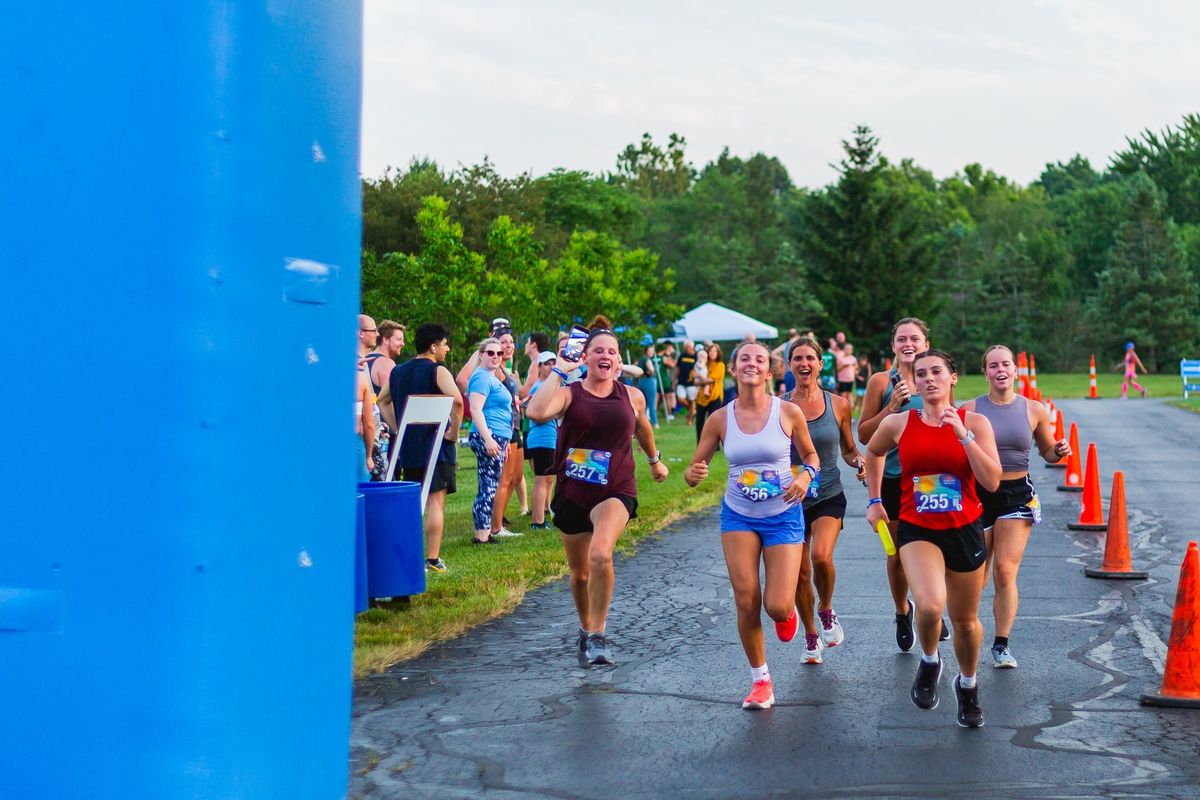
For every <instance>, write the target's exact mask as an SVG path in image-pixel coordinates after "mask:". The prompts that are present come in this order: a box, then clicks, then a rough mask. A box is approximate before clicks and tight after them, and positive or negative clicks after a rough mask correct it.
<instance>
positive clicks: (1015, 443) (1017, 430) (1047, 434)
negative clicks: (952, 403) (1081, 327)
mask: <svg viewBox="0 0 1200 800" xmlns="http://www.w3.org/2000/svg"><path fill="white" fill-rule="evenodd" d="M983 374H984V377H986V378H987V382H988V393H987V394H986V395H983V396H982V397H977V398H975V399H974V400H971V401H970V402H968V403H966V404H965V405H964V406H963V408H965V409H966V410H967V411H974V412H976V413H977V414H982V415H983V416H985V417H987V418H988V421H989V422H991V423H992V431H993V432H994V433H995V435H996V449H997V450H998V451H999V453H1000V467H1001V469H1003V473H1002V474H1001V475H1000V486H999V487H997V489H996V491H994V492H989V491H987V490H985V489H984V488H983V487H978V492H979V499H980V501H981V502H982V503H983V518H982V520H981V522H982V523H983V528H984V539H985V540H986V542H987V546H988V561H987V564H988V567H991V566H992V565H993V562H994V566H995V572H994V575H993V580H994V582H995V586H996V596H995V599H994V600H993V601H992V614H993V616H994V617H995V620H996V638H995V640H994V641H993V642H992V665H993V666H995V667H998V668H1001V669H1012V668H1014V667H1016V666H1017V659H1016V658H1014V657H1013V654H1012V651H1011V650H1010V649H1009V646H1008V639H1009V635H1010V634H1011V633H1012V626H1013V620H1014V619H1016V616H1017V571H1018V570H1019V569H1020V568H1021V557H1022V556H1023V555H1024V554H1025V545H1026V543H1027V542H1028V541H1029V532H1030V531H1031V530H1032V529H1033V526H1034V524H1035V523H1038V522H1041V521H1042V511H1041V506H1040V504H1039V503H1038V497H1037V494H1036V493H1035V492H1034V491H1033V483H1032V482H1031V481H1030V480H1029V449H1030V447H1031V446H1032V445H1033V444H1034V442H1035V441H1036V442H1037V447H1038V452H1039V453H1040V454H1041V456H1042V458H1043V459H1045V460H1046V462H1047V463H1049V464H1053V463H1055V462H1057V461H1059V460H1060V459H1063V458H1066V457H1067V456H1069V455H1070V454H1071V447H1070V445H1069V444H1067V441H1066V440H1065V439H1060V440H1058V441H1055V440H1054V426H1053V425H1051V423H1050V415H1049V413H1047V411H1046V408H1045V406H1043V405H1042V404H1041V403H1031V402H1029V401H1028V400H1026V399H1025V398H1024V397H1022V396H1020V395H1019V394H1017V393H1016V392H1015V391H1014V384H1015V382H1016V379H1017V367H1016V359H1015V358H1014V357H1013V353H1012V350H1009V349H1008V348H1007V347H1005V346H1004V345H1002V344H996V345H992V346H991V347H989V348H988V349H987V351H986V352H985V353H984V354H983ZM988 567H985V569H987V568H988Z"/></svg>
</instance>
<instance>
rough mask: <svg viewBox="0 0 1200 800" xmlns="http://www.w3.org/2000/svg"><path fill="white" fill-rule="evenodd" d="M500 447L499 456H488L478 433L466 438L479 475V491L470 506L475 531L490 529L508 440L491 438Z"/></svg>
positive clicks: (472, 432) (474, 432)
mask: <svg viewBox="0 0 1200 800" xmlns="http://www.w3.org/2000/svg"><path fill="white" fill-rule="evenodd" d="M493 438H494V439H495V440H496V444H498V445H500V455H498V456H489V455H488V454H487V449H486V448H485V447H484V445H483V437H482V436H480V435H479V432H478V431H471V435H470V436H468V437H467V446H468V447H470V448H471V452H472V453H474V454H475V461H476V462H477V465H476V468H475V469H476V472H477V473H478V475H479V491H478V493H476V495H475V504H474V505H473V506H471V514H472V516H473V517H474V518H475V530H477V531H490V530H491V529H492V503H494V502H495V500H496V489H497V488H499V486H500V473H501V472H503V471H504V456H505V455H506V454H507V453H508V439H503V438H501V437H499V436H494V437H493Z"/></svg>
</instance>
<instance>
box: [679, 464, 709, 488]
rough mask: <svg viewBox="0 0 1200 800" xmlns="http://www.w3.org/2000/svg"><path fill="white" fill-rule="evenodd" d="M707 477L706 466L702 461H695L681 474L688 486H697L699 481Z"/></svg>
mask: <svg viewBox="0 0 1200 800" xmlns="http://www.w3.org/2000/svg"><path fill="white" fill-rule="evenodd" d="M707 477H708V464H706V463H704V462H703V461H697V462H696V463H694V464H689V465H688V468H687V470H686V471H685V472H684V473H683V480H684V481H685V482H686V483H687V485H688V486H697V485H699V483H700V481H702V480H704V479H705V478H707Z"/></svg>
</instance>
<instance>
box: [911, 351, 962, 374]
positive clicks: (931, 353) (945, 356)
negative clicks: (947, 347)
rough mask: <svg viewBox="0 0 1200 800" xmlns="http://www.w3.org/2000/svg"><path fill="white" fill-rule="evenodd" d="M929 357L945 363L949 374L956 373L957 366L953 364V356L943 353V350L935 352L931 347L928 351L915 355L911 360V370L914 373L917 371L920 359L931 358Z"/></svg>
mask: <svg viewBox="0 0 1200 800" xmlns="http://www.w3.org/2000/svg"><path fill="white" fill-rule="evenodd" d="M931 357H932V358H940V359H941V360H942V361H945V362H946V366H947V367H949V368H950V371H951V372H954V373H957V372H958V364H956V363H955V361H954V356H952V355H950V354H949V353H947V352H945V351H944V350H936V349H934V348H932V347H931V348H929V349H928V350H923V351H922V352H920V353H917V355H916V356H915V357H914V358H913V370H914V371H915V370H916V369H917V362H918V361H920V360H921V359H922V358H931Z"/></svg>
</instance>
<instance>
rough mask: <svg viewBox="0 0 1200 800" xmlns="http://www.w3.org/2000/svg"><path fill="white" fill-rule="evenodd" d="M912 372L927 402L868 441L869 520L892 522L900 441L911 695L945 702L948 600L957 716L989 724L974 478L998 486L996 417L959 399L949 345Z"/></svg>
mask: <svg viewBox="0 0 1200 800" xmlns="http://www.w3.org/2000/svg"><path fill="white" fill-rule="evenodd" d="M913 378H914V383H915V384H916V390H917V391H918V392H919V393H920V396H921V399H922V401H923V403H924V407H923V409H922V410H921V411H909V412H908V413H907V414H893V415H891V416H890V417H887V418H886V419H884V420H883V422H881V423H880V425H879V427H878V428H877V429H876V431H875V433H874V435H872V436H871V441H870V444H868V445H867V488H868V491H869V492H870V496H871V499H870V500H868V501H867V521H868V522H869V523H870V524H871V526H872V527H875V526H876V525H877V524H879V523H881V522H883V523H887V522H888V521H889V520H888V514H887V511H886V510H884V507H883V501H882V500H881V499H880V488H881V486H882V482H883V466H884V457H885V456H886V455H887V452H888V450H890V449H891V448H893V447H899V449H900V467H901V475H900V525H899V526H898V528H897V530H896V539H897V542H896V544H897V546H898V547H899V550H900V562H901V564H903V566H904V574H905V575H906V576H907V577H908V584H909V587H910V589H911V590H912V597H913V604H914V605H915V606H916V607H917V614H916V616H917V633H918V635H919V637H920V641H921V650H922V652H923V655H922V656H921V663H920V664H919V665H918V667H917V677H916V680H915V681H914V682H913V687H912V692H911V693H910V697H911V699H912V701H913V704H914V705H916V706H917V707H918V708H923V709H932V708H936V707H937V704H938V694H937V684H938V679H939V678H940V677H941V674H942V660H941V657H940V656H939V654H938V634H939V633H940V632H941V626H942V625H941V620H942V611H943V606H946V607H948V608H949V610H950V619H951V620H952V621H953V623H954V655H955V657H956V658H957V660H958V666H959V670H960V671H961V673H962V674H961V675H960V676H959V677H958V678H957V679H956V680H955V682H954V689H955V696H956V698H957V700H958V724H959V725H961V726H963V727H966V728H978V727H980V726H982V725H983V710H982V709H981V708H980V706H979V689H978V687H977V686H976V685H975V669H976V667H977V666H978V664H979V647H980V644H981V643H982V641H983V629H982V627H981V626H980V624H979V596H980V594H982V592H983V584H984V581H985V577H986V576H985V575H984V569H983V564H984V560H985V558H986V557H987V547H986V546H985V544H984V539H983V528H982V526H981V525H980V520H979V518H980V516H981V515H982V513H983V506H982V505H981V504H980V502H979V497H978V495H977V494H976V491H975V484H976V482H977V481H978V483H979V485H980V486H982V487H983V488H985V489H987V490H988V491H995V489H996V487H997V486H998V485H999V483H1000V456H999V455H998V454H997V452H996V442H995V437H994V436H993V435H992V426H991V423H989V422H988V420H987V418H986V417H984V416H983V415H982V414H976V413H974V412H971V411H963V410H962V409H957V408H955V407H954V384H955V383H957V382H958V372H957V369H956V367H955V365H954V359H952V358H951V357H950V356H949V355H947V354H946V353H943V352H941V351H940V350H926V351H925V352H924V353H921V354H920V355H918V356H917V357H916V359H915V360H914V361H913Z"/></svg>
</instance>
